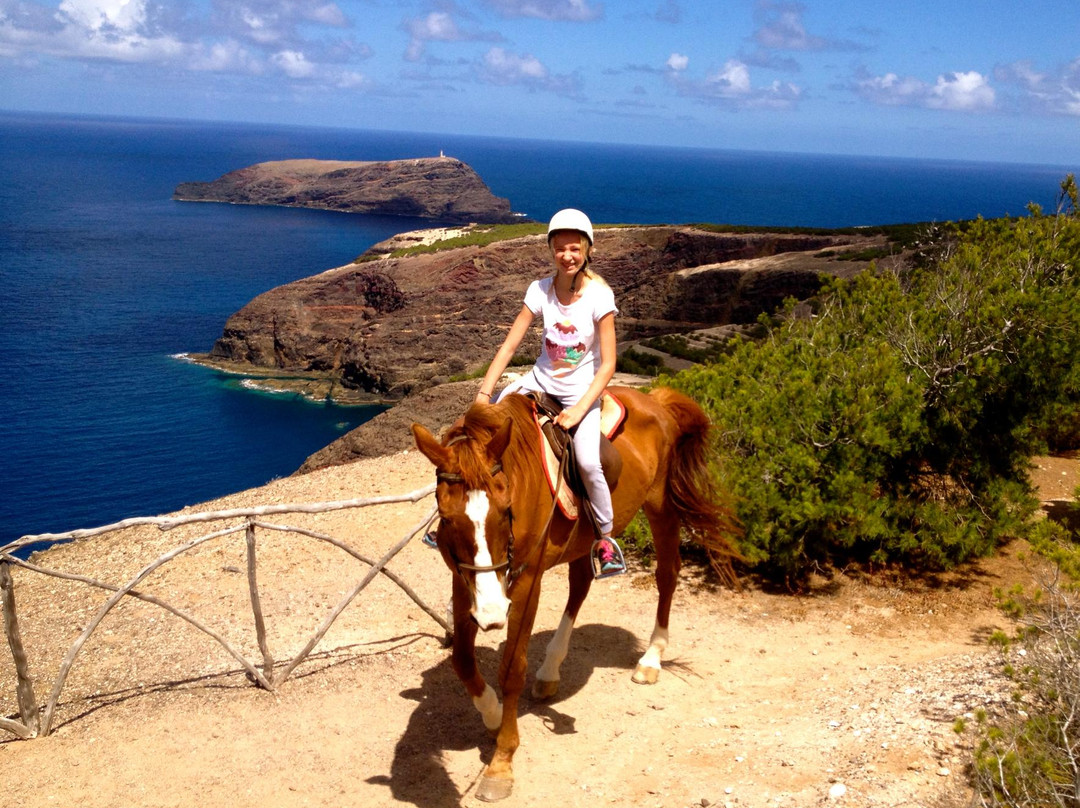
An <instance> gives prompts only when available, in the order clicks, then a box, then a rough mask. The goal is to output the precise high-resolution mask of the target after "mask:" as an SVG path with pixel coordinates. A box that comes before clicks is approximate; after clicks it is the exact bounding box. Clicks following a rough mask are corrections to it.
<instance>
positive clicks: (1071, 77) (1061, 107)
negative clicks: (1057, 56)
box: [994, 57, 1080, 116]
mask: <svg viewBox="0 0 1080 808" xmlns="http://www.w3.org/2000/svg"><path fill="white" fill-rule="evenodd" d="M994 78H996V79H998V80H999V81H1001V82H1004V83H1007V84H1012V85H1015V86H1018V87H1019V88H1020V91H1021V93H1022V96H1021V102H1022V103H1023V104H1024V105H1026V106H1028V107H1034V108H1035V109H1036V110H1038V111H1040V112H1046V113H1050V114H1052V115H1069V116H1080V57H1078V58H1076V59H1073V60H1072V61H1071V62H1069V63H1067V64H1064V65H1060V66H1059V67H1057V68H1055V69H1053V70H1051V71H1048V72H1040V71H1038V70H1036V69H1035V68H1034V67H1033V66H1032V65H1031V63H1030V62H1014V63H1012V64H1009V65H1005V66H1003V67H999V68H997V69H996V70H995V71H994Z"/></svg>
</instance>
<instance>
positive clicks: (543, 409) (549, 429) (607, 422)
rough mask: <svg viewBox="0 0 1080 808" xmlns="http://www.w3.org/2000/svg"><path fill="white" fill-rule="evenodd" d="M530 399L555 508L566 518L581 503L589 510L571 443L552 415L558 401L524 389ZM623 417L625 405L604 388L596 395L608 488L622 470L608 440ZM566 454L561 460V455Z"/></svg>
mask: <svg viewBox="0 0 1080 808" xmlns="http://www.w3.org/2000/svg"><path fill="white" fill-rule="evenodd" d="M524 395H525V397H526V398H528V399H530V400H531V401H532V402H533V421H534V423H535V424H536V434H537V440H538V442H539V448H540V457H541V459H542V462H541V465H542V467H543V469H544V476H545V477H546V478H547V481H548V487H549V488H550V489H551V492H552V494H557V501H558V503H559V510H560V511H562V513H563V515H564V516H565V517H566V518H567V519H570V520H575V519H577V518H578V514H579V512H580V510H581V507H582V506H584V507H585V508H586V510H587V511H588V512H589V514H590V516H591V514H592V508H591V507H589V505H588V495H587V493H586V491H585V483H584V480H583V479H582V477H581V473H580V471H579V470H578V466H577V461H576V460H575V458H574V443H573V441H572V440H571V436H570V433H569V432H567V430H565V429H562V428H560V427H559V426H557V425H556V424H555V417H556V416H557V415H558V414H559V413H560V412H562V409H563V407H562V405H561V404H560V403H559V402H558V401H556V400H555V399H554V398H552V397H551V396H549V395H548V394H547V393H532V392H529V393H525V394H524ZM625 418H626V407H625V406H623V403H622V402H621V401H619V399H618V398H616V397H615V394H614V393H612V392H610V391H607V390H605V391H604V393H603V395H602V396H601V398H600V465H601V466H602V467H603V469H604V478H605V479H606V480H607V484H608V487H609V488H612V489H614V488H615V486H616V485H618V482H619V475H620V474H621V473H622V456H621V455H620V454H619V450H618V449H616V448H615V446H614V445H613V444H612V443H611V437H612V435H614V434H615V431H616V430H617V429H618V428H619V426H620V425H621V424H622V422H623V420H624V419H625ZM564 455H568V457H566V460H565V462H564V461H563V456H564ZM560 466H561V467H562V469H563V479H562V483H561V484H560V483H559V468H560Z"/></svg>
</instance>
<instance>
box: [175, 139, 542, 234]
mask: <svg viewBox="0 0 1080 808" xmlns="http://www.w3.org/2000/svg"><path fill="white" fill-rule="evenodd" d="M173 199H177V200H180V201H184V202H228V203H232V204H238V205H285V206H289V207H301V208H320V209H323V210H336V211H343V212H348V213H374V214H381V215H385V216H413V217H418V218H424V219H437V220H440V221H445V222H454V223H468V222H475V223H483V224H508V223H512V222H520V221H522V217H521V216H518V215H515V214H514V213H513V212H512V211H511V209H510V201H509V200H508V199H504V198H502V197H498V196H495V195H494V194H493V193H492V192H491V189H489V188H488V187H487V185H486V184H485V183H484V181H483V180H482V179H481V178H480V176H479V175H478V174H477V173H476V172H475V171H474V170H473V169H472V168H471V167H470V166H468V165H467V164H465V163H463V162H462V161H461V160H458V159H455V158H453V157H445V156H443V155H440V156H438V157H422V158H417V159H411V160H387V161H381V162H380V161H363V162H361V161H347V160H276V161H272V162H266V163H256V164H255V165H252V166H248V167H247V168H241V169H239V170H237V171H231V172H229V173H228V174H225V175H224V176H221V177H218V178H217V179H216V180H214V181H213V182H184V183H181V184H180V185H178V186H177V187H176V190H175V191H174V192H173Z"/></svg>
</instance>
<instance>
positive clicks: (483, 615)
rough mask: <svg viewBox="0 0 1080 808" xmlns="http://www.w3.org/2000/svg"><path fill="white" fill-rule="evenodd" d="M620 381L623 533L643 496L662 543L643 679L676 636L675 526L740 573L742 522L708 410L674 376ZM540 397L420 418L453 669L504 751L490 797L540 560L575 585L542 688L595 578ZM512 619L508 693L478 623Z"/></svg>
mask: <svg viewBox="0 0 1080 808" xmlns="http://www.w3.org/2000/svg"><path fill="white" fill-rule="evenodd" d="M611 392H612V393H613V394H614V395H616V396H617V397H618V399H619V400H620V401H622V403H623V404H624V405H625V407H626V419H625V420H624V422H623V423H622V424H621V425H620V427H619V429H618V431H617V432H616V434H615V435H614V436H613V438H612V442H613V443H614V445H615V447H616V448H617V449H618V450H619V452H620V454H621V455H622V460H623V468H622V475H621V476H620V478H619V480H618V482H617V484H616V486H615V488H614V490H613V491H612V500H613V503H612V504H613V506H614V510H615V531H614V533H615V535H618V534H619V533H620V532H621V531H622V530H623V529H625V527H626V525H627V524H628V523H629V522H630V520H631V519H632V518H633V516H634V514H636V513H637V512H638V510H639V509H641V508H644V510H645V515H646V516H647V517H648V520H649V525H650V527H651V528H652V535H653V542H654V545H655V549H656V586H657V589H658V590H659V596H660V597H659V604H658V605H657V609H656V623H655V626H654V627H653V632H652V638H651V640H650V642H649V647H648V649H647V650H646V651H645V654H644V655H643V656H642V657H641V659H640V660H639V661H638V663H637V668H636V670H635V671H634V674H633V681H635V682H639V683H647V684H652V683H654V682H656V680H657V677H658V675H659V673H660V662H661V657H662V655H663V653H664V649H665V648H666V647H667V643H668V616H669V614H670V611H671V600H672V596H673V594H674V592H675V586H676V584H677V582H678V575H679V567H680V564H681V561H680V559H679V531H680V527H682V528H686V529H687V531H688V533H689V534H690V535H691V537H692V538H694V539H695V540H697V541H698V542H699V543H700V544H703V545H704V546H705V547H706V548H707V549H708V551H709V554H710V557H711V559H712V561H713V566H714V567H715V568H716V569H717V570H718V571H719V572H720V573H721V574H722V576H724V577H725V578H726V579H727V582H728V583H734V574H733V572H732V567H731V561H732V559H733V558H735V557H737V552H736V551H735V550H734V548H733V546H732V545H731V543H730V542H729V539H728V537H729V536H731V535H733V534H734V532H735V531H736V527H735V524H734V521H733V519H732V517H731V514H730V512H729V511H728V510H727V509H725V508H724V507H722V506H721V505H719V504H718V503H717V501H716V499H715V497H714V495H713V488H712V485H711V481H710V476H709V471H708V469H707V465H706V447H707V443H706V441H707V432H708V429H709V421H708V418H707V417H706V415H705V413H704V412H702V410H701V408H700V407H699V406H698V405H697V404H696V403H695V402H693V401H691V400H690V399H689V398H687V397H686V396H684V395H682V394H681V393H677V392H675V391H674V390H670V389H667V388H659V389H656V390H653V391H652V392H651V393H649V394H648V395H646V394H644V393H641V392H639V391H637V390H633V389H630V388H622V387H619V388H612V389H611ZM532 419H533V405H532V402H531V401H529V400H528V399H526V398H524V397H523V396H520V395H510V396H507V397H506V398H505V399H504V400H503V401H500V402H499V403H498V404H492V405H487V404H476V405H473V406H472V407H470V408H469V410H468V412H466V413H465V416H464V417H463V418H462V419H461V420H459V421H458V422H457V423H456V424H455V425H454V426H452V427H451V428H450V430H449V431H448V432H447V435H446V436H445V438H444V439H443V441H442V442H441V443H440V442H439V441H438V440H437V439H436V438H435V437H434V436H433V435H432V434H431V433H430V432H429V431H428V430H426V429H424V427H422V426H420V425H419V424H413V427H412V431H413V436H414V437H415V439H416V445H417V447H418V448H419V449H420V451H421V452H423V453H424V455H425V456H427V458H428V459H429V460H430V461H431V462H432V463H434V464H435V469H436V479H437V481H438V485H437V488H436V498H437V500H438V507H439V516H440V522H439V528H438V531H437V533H436V543H437V544H438V547H439V550H440V552H441V553H442V556H443V559H444V560H445V562H446V564H447V566H448V567H449V568H450V570H451V571H452V572H453V573H454V575H453V610H454V646H453V664H454V670H455V671H456V672H457V675H458V676H459V677H460V679H461V681H462V682H463V683H464V685H465V689H466V690H467V691H468V693H469V695H470V696H472V699H473V703H474V704H475V705H476V708H477V709H478V710H479V711H480V714H481V716H482V717H483V721H484V724H485V726H486V727H487V728H488V730H489V731H491V732H493V733H495V732H497V738H496V748H495V754H494V756H493V757H492V760H491V763H490V765H488V767H487V769H486V770H485V772H484V775H483V777H482V779H481V783H480V786H479V788H478V790H477V797H478V798H480V799H482V800H485V801H494V800H498V799H502V798H504V797H507V796H509V794H510V792H511V789H512V787H513V770H512V760H513V756H514V752H515V750H516V749H517V747H518V743H519V739H518V728H517V713H518V699H519V697H520V695H521V692H522V690H523V688H524V685H525V674H526V668H527V659H526V654H527V650H528V644H529V637H530V635H531V633H532V628H533V620H534V618H535V617H536V608H537V602H538V600H539V596H540V579H541V576H542V575H543V574H544V571H545V570H547V569H549V568H551V567H553V566H555V565H556V564H561V563H569V565H570V569H569V572H570V574H569V579H570V594H569V599H568V600H567V603H566V611H565V612H564V613H563V617H562V620H561V621H560V623H559V628H558V630H557V631H556V632H555V635H554V637H553V638H552V640H551V642H550V643H549V644H548V647H547V653H546V656H545V658H544V662H543V664H542V665H541V666H540V669H539V670H538V671H537V674H536V681H535V683H534V686H533V696H534V698H540V699H543V698H550V697H552V696H554V695H555V693H556V691H557V690H558V686H559V667H560V665H561V664H562V661H563V659H564V658H565V656H566V652H567V648H568V646H569V642H570V634H571V631H572V630H573V626H574V620H575V619H576V617H577V614H578V610H579V609H580V608H581V604H582V603H583V602H584V600H585V596H586V595H587V594H588V592H589V587H590V585H591V584H592V581H593V572H592V563H591V559H590V550H591V546H592V542H593V539H594V531H593V527H592V525H591V524H589V523H588V521H587V520H586V519H585V518H582V519H579V520H576V521H571V520H569V519H567V518H566V517H565V516H564V515H563V514H562V513H561V512H560V511H559V509H558V508H556V507H555V506H554V501H553V498H552V494H551V490H550V487H549V486H548V483H547V480H546V478H545V476H544V472H543V470H542V469H541V466H540V462H541V461H540V457H539V450H538V441H537V438H536V427H535V426H534V424H533V420H532ZM503 626H507V641H506V645H505V650H504V652H503V656H502V663H501V665H500V667H499V684H500V686H501V688H502V696H503V704H502V705H500V704H499V699H498V696H497V695H496V693H495V690H494V689H493V688H492V687H491V685H489V684H487V683H486V682H485V681H484V678H483V677H482V676H481V675H480V673H479V671H478V670H477V665H476V653H475V650H476V632H477V629H478V628H480V629H483V630H485V631H488V630H492V629H501V628H502V627H503Z"/></svg>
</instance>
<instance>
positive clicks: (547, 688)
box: [532, 679, 559, 701]
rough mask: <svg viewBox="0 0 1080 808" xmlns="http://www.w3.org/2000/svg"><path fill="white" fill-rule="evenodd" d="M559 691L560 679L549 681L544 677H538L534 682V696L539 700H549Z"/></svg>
mask: <svg viewBox="0 0 1080 808" xmlns="http://www.w3.org/2000/svg"><path fill="white" fill-rule="evenodd" d="M558 692H559V680H558V679H556V680H555V681H553V682H547V681H544V680H543V679H537V680H536V681H534V682H533V686H532V697H533V698H534V699H536V700H537V701H547V700H548V699H551V698H554V697H555V694H557V693H558Z"/></svg>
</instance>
